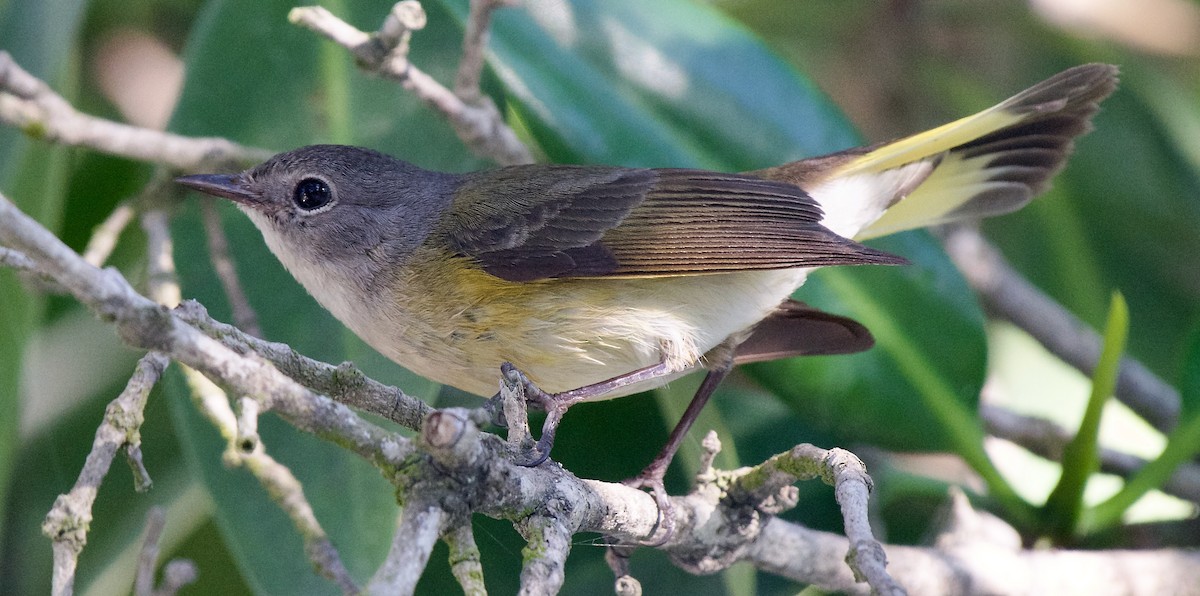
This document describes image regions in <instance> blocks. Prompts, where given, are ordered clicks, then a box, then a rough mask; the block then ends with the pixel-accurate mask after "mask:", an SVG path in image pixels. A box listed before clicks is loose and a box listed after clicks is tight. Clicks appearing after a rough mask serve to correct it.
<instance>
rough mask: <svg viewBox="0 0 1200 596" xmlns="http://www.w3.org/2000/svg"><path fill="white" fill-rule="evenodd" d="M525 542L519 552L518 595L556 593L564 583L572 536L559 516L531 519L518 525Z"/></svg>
mask: <svg viewBox="0 0 1200 596" xmlns="http://www.w3.org/2000/svg"><path fill="white" fill-rule="evenodd" d="M518 529H519V530H520V531H521V534H522V535H523V536H524V537H525V540H526V541H527V542H526V544H525V548H523V549H521V558H522V559H523V560H524V561H525V564H524V566H522V567H521V594H529V595H531V596H532V595H537V594H546V595H552V594H557V593H558V591H559V590H561V589H562V585H563V582H564V581H566V571H565V567H566V563H567V555H569V554H570V553H571V534H572V533H573V531H572V529H571V528H569V527H568V526H567V525H566V524H565V523H564V520H563V519H562V518H561V517H557V516H541V515H539V516H534V517H532V518H530V519H528V520H526V521H525V522H524V523H522V524H520V525H519V526H518Z"/></svg>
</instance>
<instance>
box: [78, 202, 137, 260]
mask: <svg viewBox="0 0 1200 596" xmlns="http://www.w3.org/2000/svg"><path fill="white" fill-rule="evenodd" d="M134 214H135V212H134V209H133V205H132V204H130V202H129V201H122V202H121V203H120V204H119V205H117V207H116V208H115V209H113V211H112V213H109V214H108V217H106V218H104V221H102V222H100V225H98V226H96V229H95V230H94V231H93V232H92V237H91V238H90V239H88V243H87V247H86V248H84V249H83V260H85V261H87V262H89V263H91V264H92V265H95V266H97V267H103V266H104V263H105V262H106V261H108V257H109V256H110V255H112V251H113V249H114V248H116V247H117V240H118V239H120V237H121V232H123V231H125V227H126V226H128V225H129V222H131V221H133V216H134Z"/></svg>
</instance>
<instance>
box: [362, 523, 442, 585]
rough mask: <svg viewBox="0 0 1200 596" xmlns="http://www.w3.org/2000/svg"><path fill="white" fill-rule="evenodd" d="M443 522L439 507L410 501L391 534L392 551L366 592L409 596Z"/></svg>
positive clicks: (435, 542)
mask: <svg viewBox="0 0 1200 596" xmlns="http://www.w3.org/2000/svg"><path fill="white" fill-rule="evenodd" d="M445 520H446V512H445V511H444V510H443V509H442V508H441V507H439V506H437V505H434V504H432V503H428V502H426V501H424V500H422V499H411V500H410V501H409V502H408V503H407V504H406V505H405V506H404V511H402V512H401V514H400V523H399V524H398V525H397V527H396V532H395V533H394V534H393V535H392V548H391V550H390V551H388V555H387V558H385V559H384V563H383V565H381V566H380V567H379V569H377V570H376V571H375V575H374V576H373V577H372V578H371V583H369V584H367V592H368V593H370V594H412V593H413V591H414V590H415V589H416V587H417V580H418V579H420V577H421V572H422V571H424V570H425V564H426V563H428V562H429V554H430V553H431V552H433V547H434V545H435V544H437V539H438V536H439V535H441V533H442V523H443V522H444V521H445Z"/></svg>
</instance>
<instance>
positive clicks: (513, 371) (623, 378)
mask: <svg viewBox="0 0 1200 596" xmlns="http://www.w3.org/2000/svg"><path fill="white" fill-rule="evenodd" d="M500 371H501V373H502V374H503V375H504V377H505V379H508V380H511V381H513V382H516V383H519V384H520V385H521V386H522V387H523V388H524V389H525V399H526V400H527V401H529V402H530V403H533V404H535V405H537V406H539V407H541V408H542V409H543V410H545V411H546V421H545V422H544V423H542V435H541V436H540V437H538V441H537V444H536V445H535V446H534V448H533V450H532V451H531V452H530V453H529V454H527V456H526V457H524V458H523V459H521V460H520V461H518V462H517V463H518V464H519V465H522V466H527V467H534V466H537V465H539V464H541V463H542V462H544V461H546V458H548V457H550V449H551V447H553V446H554V434H555V433H556V432H557V431H558V424H559V422H561V421H562V417H563V414H565V413H566V411H567V408H570V407H571V406H573V405H575V404H577V403H579V402H581V401H588V400H590V399H594V398H596V397H600V396H602V395H604V394H606V393H610V392H612V391H616V390H618V389H621V388H623V387H627V386H629V385H633V384H635V383H640V382H642V381H647V380H650V379H655V378H658V377H661V376H664V375H668V374H671V373H672V372H674V371H673V370H672V369H671V368H670V367H668V366H667V363H666V361H665V360H664V361H661V362H659V363H658V364H652V365H650V366H647V367H645V368H639V369H637V370H635V371H632V372H628V373H625V374H623V375H618V376H616V377H613V378H611V379H608V380H606V381H600V382H599V383H594V384H592V385H585V386H583V387H580V388H578V389H572V390H570V391H563V392H561V393H547V392H545V391H543V390H542V389H541V388H539V387H538V386H537V385H535V384H534V383H533V381H531V380H529V377H527V376H525V373H522V372H521V371H520V370H518V369H517V367H515V366H513V365H512V364H511V363H508V362H505V363H504V364H503V365H501V367H500ZM498 398H499V396H497V398H493V399H498ZM500 411H502V410H500Z"/></svg>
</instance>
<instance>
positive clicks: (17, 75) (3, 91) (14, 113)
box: [0, 51, 271, 171]
mask: <svg viewBox="0 0 1200 596" xmlns="http://www.w3.org/2000/svg"><path fill="white" fill-rule="evenodd" d="M0 121H3V122H6V123H8V124H10V125H12V126H14V127H16V128H19V129H21V130H22V131H24V132H25V134H27V135H29V136H31V137H33V138H37V139H42V140H46V141H50V142H54V143H61V144H63V145H71V146H83V147H90V148H92V149H95V150H97V151H101V152H103V153H108V154H111V155H116V156H119V157H127V158H130V159H136V160H139V161H145V162H150V163H157V164H163V165H166V166H170V167H172V168H175V169H178V170H185V171H205V170H216V169H222V168H227V167H230V166H238V167H245V166H248V165H251V164H254V163H257V162H260V161H263V160H264V159H266V158H268V157H270V155H271V154H270V152H266V151H263V150H261V149H251V148H248V147H243V146H241V145H238V144H236V143H233V142H231V141H228V140H226V139H222V138H216V137H185V136H182V135H177V134H172V133H168V132H160V131H157V130H152V129H149V128H140V127H136V126H130V125H128V124H121V123H118V122H113V121H111V120H105V119H103V118H97V117H95V116H89V115H87V114H83V113H80V112H78V111H76V110H75V108H74V107H72V106H71V104H70V103H68V102H67V100H65V99H63V97H62V96H61V95H59V94H57V93H55V92H54V91H53V90H52V89H50V87H49V86H48V85H46V84H45V83H44V82H42V81H41V80H39V79H38V78H37V77H35V76H33V75H31V74H29V73H28V72H26V71H25V70H24V69H22V68H21V67H20V66H18V65H17V63H16V62H15V61H13V59H12V56H11V55H9V53H8V52H5V51H0Z"/></svg>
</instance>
